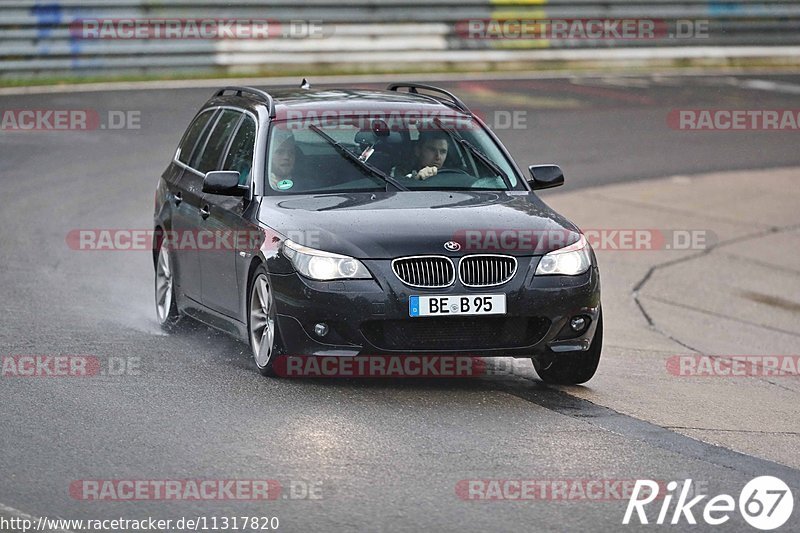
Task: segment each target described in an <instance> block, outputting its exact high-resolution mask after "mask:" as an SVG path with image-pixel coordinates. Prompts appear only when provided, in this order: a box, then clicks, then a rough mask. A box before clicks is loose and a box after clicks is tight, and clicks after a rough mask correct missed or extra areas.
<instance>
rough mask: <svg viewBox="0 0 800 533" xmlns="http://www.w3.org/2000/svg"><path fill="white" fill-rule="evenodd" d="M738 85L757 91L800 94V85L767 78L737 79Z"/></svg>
mask: <svg viewBox="0 0 800 533" xmlns="http://www.w3.org/2000/svg"><path fill="white" fill-rule="evenodd" d="M737 81H738V84H737V85H738V86H739V87H741V88H743V89H756V90H759V91H774V92H778V93H787V94H800V85H798V84H796V83H784V82H778V81H769V80H737Z"/></svg>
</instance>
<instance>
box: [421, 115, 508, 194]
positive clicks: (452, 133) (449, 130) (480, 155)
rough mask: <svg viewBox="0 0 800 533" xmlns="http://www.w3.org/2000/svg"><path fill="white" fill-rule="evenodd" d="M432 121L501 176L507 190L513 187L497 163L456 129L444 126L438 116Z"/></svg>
mask: <svg viewBox="0 0 800 533" xmlns="http://www.w3.org/2000/svg"><path fill="white" fill-rule="evenodd" d="M433 123H434V124H436V125H437V126H438V127H439V128H440V129H442V130H443V131H445V132H447V134H448V135H450V137H451V138H452V139H453V140H455V141H456V142H458V144H460V145H461V146H463V147H464V148H466V149H467V150H469V151H470V153H471V154H472V155H473V156H475V157H477V158H478V160H480V162H481V163H483V164H484V165H486V168H488V169H489V170H491V171H492V172H494V173H495V174H496V175H498V176H500V177H501V178H503V183H505V185H506V187H507V188H508V190H511V189H513V187H512V186H511V182H510V181H508V176H506V173H505V172H503V170H502V169H501V168H500V167H498V166H497V163H495V162H494V161H492V160H491V159H489V156H487V155H486V154H484V153H483V152H481V151H480V150H479V149H478V148H477V147H476V146H475V145H474V144H472V143H471V142H469V141H468V140H466V139H465V138H463V137H462V136H461V135H459V133H458V132H457V131H456V130H454V129H453V128H451V127H449V126H445V125H444V124H443V123H442V121H441V120H439V119H438V118H434V119H433Z"/></svg>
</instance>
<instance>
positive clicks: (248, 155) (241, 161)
mask: <svg viewBox="0 0 800 533" xmlns="http://www.w3.org/2000/svg"><path fill="white" fill-rule="evenodd" d="M255 143H256V123H255V121H254V120H253V119H252V117H249V116H246V115H245V117H244V120H242V122H241V123H240V124H239V129H237V130H236V133H235V134H234V136H233V141H231V146H230V148H229V149H228V154H227V155H226V156H225V161H224V162H223V164H222V170H235V171H236V172H238V173H239V184H240V185H244V184H246V183H247V180H248V179H250V171H251V170H252V168H253V153H254V149H255Z"/></svg>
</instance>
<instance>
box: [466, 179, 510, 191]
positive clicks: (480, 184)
mask: <svg viewBox="0 0 800 533" xmlns="http://www.w3.org/2000/svg"><path fill="white" fill-rule="evenodd" d="M469 187H470V189H496V188H499V187H502V188H503V189H505V188H506V186H505V182H503V179H502V178H498V177H494V178H478V179H477V180H475V181H474V182H473V184H472V185H470V186H469Z"/></svg>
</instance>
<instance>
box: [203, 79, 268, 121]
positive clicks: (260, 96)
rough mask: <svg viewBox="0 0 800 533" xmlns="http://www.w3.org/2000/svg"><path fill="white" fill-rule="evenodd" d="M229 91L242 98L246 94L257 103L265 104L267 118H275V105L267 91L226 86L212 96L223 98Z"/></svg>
mask: <svg viewBox="0 0 800 533" xmlns="http://www.w3.org/2000/svg"><path fill="white" fill-rule="evenodd" d="M228 91H231V92H233V93H235V94H236V96H243V94H244V93H246V94H248V95H249V96H252V97H255V99H256V100H258V101H259V102H263V103H265V104H267V108H268V109H269V116H271V117H274V116H275V104H274V102H273V100H272V96H271V95H270V94H269V93H268V92H267V91H262V90H261V89H254V88H252V87H237V86H234V85H232V86H228V87H225V88H224V89H220V90H218V91H217V92H215V93H214V96H223V95H224V94H225V93H226V92H228Z"/></svg>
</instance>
